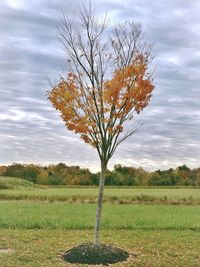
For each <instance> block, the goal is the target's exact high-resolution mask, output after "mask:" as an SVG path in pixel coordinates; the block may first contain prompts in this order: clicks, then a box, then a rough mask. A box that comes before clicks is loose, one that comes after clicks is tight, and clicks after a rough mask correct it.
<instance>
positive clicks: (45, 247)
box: [0, 188, 200, 267]
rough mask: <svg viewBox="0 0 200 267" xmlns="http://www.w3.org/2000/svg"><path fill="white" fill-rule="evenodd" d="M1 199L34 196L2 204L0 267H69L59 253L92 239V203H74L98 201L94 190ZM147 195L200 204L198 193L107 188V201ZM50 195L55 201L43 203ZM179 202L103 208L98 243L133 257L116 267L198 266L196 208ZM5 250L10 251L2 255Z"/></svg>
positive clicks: (199, 218) (199, 214) (199, 210)
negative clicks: (118, 248)
mask: <svg viewBox="0 0 200 267" xmlns="http://www.w3.org/2000/svg"><path fill="white" fill-rule="evenodd" d="M2 194H7V196H10V195H14V196H17V195H18V196H19V195H23V194H26V195H30V196H35V198H34V199H35V200H31V198H28V197H27V198H25V199H23V198H17V197H16V198H12V199H13V200H8V199H9V197H8V199H7V200H6V198H3V199H4V200H0V266H2V267H14V266H17V267H18V266H26V267H29V266H31V267H32V266H35V267H39V266H71V265H69V264H65V263H63V262H62V260H61V254H62V253H63V252H64V251H66V250H67V249H69V248H71V247H73V246H74V245H78V244H80V243H83V242H91V241H92V240H93V226H94V218H95V211H96V204H94V203H80V202H79V201H77V200H79V199H80V198H81V197H82V196H85V197H86V198H87V197H88V196H91V197H94V198H96V194H97V189H96V188H45V189H40V188H30V189H23V190H22V189H19V190H1V191H0V195H2ZM145 194H146V195H148V196H150V197H154V198H163V199H165V200H166V199H168V200H169V199H172V200H173V201H174V200H180V199H183V198H185V199H188V200H192V201H193V200H198V199H200V189H193V188H180V189H179V188H174V189H167V188H155V189H153V188H143V189H142V188H106V189H105V197H108V200H109V197H114V199H115V198H116V197H117V198H120V199H123V198H124V199H125V198H127V197H129V198H132V197H135V196H141V195H142V196H144V195H145ZM52 195H53V200H54V201H52V199H51V198H50V199H49V198H43V197H44V196H48V197H49V196H52ZM38 196H39V197H38ZM58 196H62V197H65V196H69V197H70V198H71V199H72V198H73V199H74V202H73V203H68V202H67V201H65V200H66V199H65V198H63V199H62V200H63V201H60V200H61V199H59V198H58V199H57V197H58ZM17 199H19V200H20V201H19V200H17ZM44 200H46V201H44ZM49 200H50V201H49ZM57 200H59V201H57ZM177 203H178V205H174V204H173V205H170V204H169V203H168V204H167V205H164V204H162V203H159V205H156V203H154V204H153V205H152V204H148V205H146V204H144V203H142V202H141V203H140V204H131V205H130V204H123V205H120V204H117V203H115V204H113V203H110V202H109V201H107V202H106V203H104V205H103V214H102V229H103V230H102V242H104V243H107V244H115V245H117V246H120V247H122V248H124V249H126V250H128V251H130V252H132V253H133V254H134V255H135V256H134V258H133V259H132V260H131V261H129V262H127V263H119V264H115V265H114V266H138V267H140V266H149V267H151V266H152V267H159V266H163V267H168V266H171V267H174V266H175V267H176V266H178V267H183V266H184V267H185V266H186V267H197V266H200V254H199V247H200V206H199V205H198V204H197V203H196V202H195V205H192V203H190V205H182V204H181V203H180V202H177ZM2 249H5V250H2ZM6 249H10V251H8V253H5V252H6ZM1 251H2V252H1Z"/></svg>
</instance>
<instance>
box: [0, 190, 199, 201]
mask: <svg viewBox="0 0 200 267" xmlns="http://www.w3.org/2000/svg"><path fill="white" fill-rule="evenodd" d="M97 194H98V188H87V187H83V188H29V190H27V189H18V190H0V199H4V200H6V199H7V200H23V199H24V200H40V201H46V200H48V201H50V202H52V201H65V202H69V203H73V202H79V203H96V199H97ZM104 201H105V202H109V203H118V204H137V203H148V204H151V203H155V204H186V205H199V204H200V188H187V187H183V188H172V189H169V188H137V187H135V188H133V187H131V188H108V187H106V188H105V192H104Z"/></svg>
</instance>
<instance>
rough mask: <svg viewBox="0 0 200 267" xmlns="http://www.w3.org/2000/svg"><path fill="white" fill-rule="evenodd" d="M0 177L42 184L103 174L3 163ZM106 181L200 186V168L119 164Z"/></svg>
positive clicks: (91, 179) (94, 179)
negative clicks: (142, 166)
mask: <svg viewBox="0 0 200 267" xmlns="http://www.w3.org/2000/svg"><path fill="white" fill-rule="evenodd" d="M0 176H10V177H19V178H23V179H25V180H28V181H31V182H33V183H35V184H41V185H98V184H99V177H100V173H92V172H90V170H89V169H83V168H80V167H79V166H67V165H65V164H64V163H59V164H57V165H49V166H40V165H34V164H16V163H15V164H12V165H8V166H5V165H3V166H0ZM105 183H106V185H112V186H179V185H184V186H187V185H190V186H198V185H200V168H196V169H190V168H189V167H187V166H186V165H183V166H179V167H177V168H176V169H172V168H170V169H168V170H156V171H154V172H147V171H145V170H144V169H143V168H134V167H126V166H122V165H120V164H118V165H115V166H114V169H113V170H112V171H110V170H108V171H107V173H106V182H105Z"/></svg>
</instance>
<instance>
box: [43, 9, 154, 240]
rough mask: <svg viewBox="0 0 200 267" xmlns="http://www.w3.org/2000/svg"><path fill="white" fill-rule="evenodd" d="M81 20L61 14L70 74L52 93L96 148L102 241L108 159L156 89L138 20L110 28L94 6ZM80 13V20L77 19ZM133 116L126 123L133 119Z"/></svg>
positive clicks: (64, 115)
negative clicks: (102, 211)
mask: <svg viewBox="0 0 200 267" xmlns="http://www.w3.org/2000/svg"><path fill="white" fill-rule="evenodd" d="M77 17H78V21H77V20H76V21H75V19H70V18H68V17H67V16H66V15H65V14H63V21H62V24H61V25H60V26H59V37H60V41H61V43H62V45H63V47H64V50H65V53H66V72H67V75H66V77H61V79H60V81H59V83H58V84H56V85H53V88H52V89H51V90H50V91H49V92H48V99H49V100H50V101H51V103H52V105H53V106H54V107H55V108H56V109H57V110H59V112H60V115H61V118H62V119H63V121H64V122H65V125H66V127H67V129H68V130H70V131H73V132H74V133H75V134H79V135H80V138H81V139H83V141H84V142H85V143H87V144H89V145H91V146H92V147H94V148H95V149H96V150H97V153H98V155H99V158H100V161H101V175H100V181H99V193H98V203H97V212H96V223H95V236H94V243H95V244H99V229H100V221H101V210H102V199H103V189H104V183H105V173H106V169H107V164H108V161H109V160H110V158H111V157H112V155H113V154H114V152H115V150H116V148H117V147H118V146H119V144H120V143H122V142H123V141H124V140H125V139H126V138H128V137H129V136H131V135H132V134H134V133H136V132H137V131H138V129H139V127H140V123H139V122H137V121H136V120H135V118H136V115H137V114H139V113H140V112H141V111H142V110H143V109H144V108H145V107H146V106H147V105H148V103H149V100H150V97H151V94H152V91H153V89H154V85H153V80H152V75H151V74H149V72H148V68H149V63H150V61H151V59H152V57H151V46H149V45H147V44H146V42H145V41H144V40H143V34H142V29H141V25H140V24H137V23H134V22H130V21H129V22H125V23H123V24H118V25H117V26H115V27H114V28H113V29H109V30H108V28H107V20H106V18H103V19H102V20H100V19H99V18H98V17H97V16H96V14H95V12H94V11H93V10H92V9H91V7H89V8H86V7H83V8H82V9H81V10H80V12H79V16H77ZM77 17H76V19H77ZM133 120H134V121H135V123H134V124H131V127H130V126H128V125H129V122H130V121H133Z"/></svg>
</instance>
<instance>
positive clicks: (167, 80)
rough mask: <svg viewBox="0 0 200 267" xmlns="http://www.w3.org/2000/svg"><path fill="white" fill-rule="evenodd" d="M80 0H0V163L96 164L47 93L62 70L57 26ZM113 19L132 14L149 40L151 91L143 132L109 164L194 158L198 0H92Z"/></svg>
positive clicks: (192, 161) (150, 164)
mask: <svg viewBox="0 0 200 267" xmlns="http://www.w3.org/2000/svg"><path fill="white" fill-rule="evenodd" d="M80 4H81V2H80V1H78V0H77V1H72V0H71V1H69V0H68V1H66V0H52V1H47V0H43V1H42V2H41V1H39V0H34V1H33V0H30V1H25V0H15V1H12V0H4V1H2V2H1V3H0V38H1V43H0V163H1V164H3V163H12V162H35V163H41V164H45V163H56V162H66V163H67V164H79V165H81V166H84V167H90V168H92V169H93V170H94V169H96V168H97V167H98V157H97V155H96V153H95V151H92V149H91V148H90V147H87V146H86V145H85V144H84V143H82V142H81V141H80V140H79V138H78V136H75V135H73V134H71V133H70V132H68V131H66V129H65V126H64V123H63V122H62V121H61V120H60V119H59V114H58V113H57V112H56V111H55V110H53V108H52V107H51V105H50V103H49V102H48V101H47V99H46V91H47V90H48V89H49V83H48V81H47V78H46V76H47V75H48V77H50V78H51V80H52V81H54V80H56V79H57V78H58V77H59V72H61V71H62V64H63V56H64V54H63V50H62V48H61V45H60V43H59V42H58V39H57V36H56V35H57V30H56V24H57V23H59V22H60V18H61V10H62V9H63V10H65V11H66V12H67V13H68V14H75V13H74V12H76V9H77V7H78V6H79V5H80ZM92 4H94V6H97V12H98V14H100V15H101V14H103V13H104V12H105V11H108V17H109V20H110V22H111V23H113V22H118V21H123V20H127V19H132V20H135V21H139V22H141V23H142V25H143V29H144V32H145V38H146V39H147V40H148V41H150V42H152V43H154V53H155V54H156V55H157V56H156V59H155V63H156V62H158V63H159V64H158V67H157V71H156V77H155V84H156V90H155V93H154V96H153V98H152V101H151V103H150V105H149V106H148V107H147V108H146V110H145V111H144V112H143V114H142V120H143V124H144V125H143V127H142V129H141V131H140V132H139V133H138V134H137V135H135V136H132V137H130V138H129V139H128V140H127V141H126V142H125V143H124V144H122V145H121V147H119V148H118V150H117V151H116V154H115V155H114V157H113V159H112V160H111V162H110V167H112V166H113V164H115V163H122V164H126V165H135V166H142V167H143V168H145V169H156V168H168V167H175V166H177V165H178V164H188V165H189V166H191V167H195V166H198V165H199V162H200V150H199V147H200V137H199V132H200V104H199V103H200V85H199V84H200V75H199V69H200V50H199V47H200V20H199V12H200V3H199V2H198V1H196V0H190V1H188V0H174V1H167V0H154V1H152V2H151V3H150V2H149V1H148V0H143V1H140V0H135V1H134V4H133V3H132V1H131V0H127V1H114V0H109V1H101V0H98V1H97V0H96V1H92Z"/></svg>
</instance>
